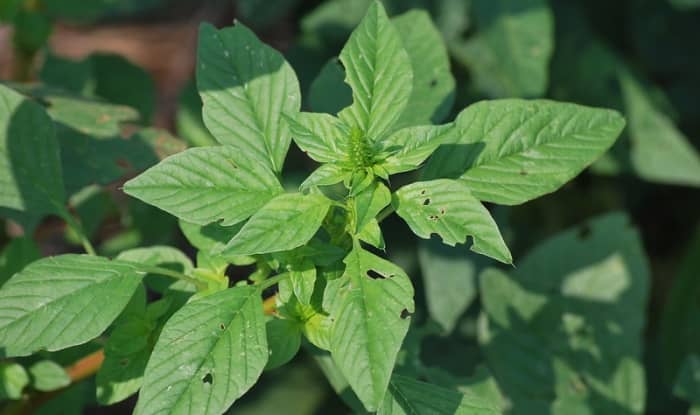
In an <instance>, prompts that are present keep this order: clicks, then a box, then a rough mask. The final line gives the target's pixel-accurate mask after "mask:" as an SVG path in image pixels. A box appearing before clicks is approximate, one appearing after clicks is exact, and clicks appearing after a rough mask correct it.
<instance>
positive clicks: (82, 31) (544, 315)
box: [0, 0, 700, 415]
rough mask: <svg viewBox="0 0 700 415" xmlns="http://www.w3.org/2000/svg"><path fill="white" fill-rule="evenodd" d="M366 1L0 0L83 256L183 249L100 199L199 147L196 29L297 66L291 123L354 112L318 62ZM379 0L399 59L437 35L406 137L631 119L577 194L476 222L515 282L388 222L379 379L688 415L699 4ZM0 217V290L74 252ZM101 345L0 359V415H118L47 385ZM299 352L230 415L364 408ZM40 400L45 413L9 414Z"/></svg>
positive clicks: (5, 45) (16, 84)
mask: <svg viewBox="0 0 700 415" xmlns="http://www.w3.org/2000/svg"><path fill="white" fill-rule="evenodd" d="M368 4H369V0H325V1H321V0H314V1H301V0H238V1H225V0H208V1H201V2H200V1H192V0H99V1H98V0H96V1H90V2H85V1H78V0H0V21H1V22H2V26H0V77H2V79H3V80H4V82H7V83H8V85H10V86H12V87H13V88H15V89H17V90H19V91H20V92H22V93H23V94H25V95H27V96H29V97H32V98H33V99H34V100H35V101H37V102H39V103H41V104H42V105H43V106H44V107H45V108H46V109H47V111H48V114H49V116H50V117H51V119H52V120H53V122H54V125H55V128H56V132H57V139H58V145H59V147H60V154H61V163H62V168H63V175H64V182H65V187H66V192H67V196H68V202H69V208H70V209H71V211H72V212H74V213H76V214H77V215H78V216H79V217H80V218H81V219H82V222H83V227H84V228H85V229H86V231H87V232H88V234H89V235H90V237H91V238H92V240H93V241H95V243H96V246H97V248H98V251H99V252H100V253H102V254H104V255H108V256H115V255H118V254H119V253H120V252H122V251H124V250H127V249H131V248H136V247H145V246H154V245H163V244H170V245H174V246H176V247H178V248H180V249H182V250H183V251H184V252H186V253H187V254H189V255H190V256H192V254H193V252H194V250H193V248H192V247H191V246H190V245H189V244H188V242H187V240H186V239H185V237H184V236H183V233H182V231H181V230H180V229H179V227H178V224H177V221H176V220H174V219H173V218H172V217H170V216H169V215H167V214H165V213H164V212H160V211H158V210H157V209H155V208H153V207H150V206H147V205H145V204H143V203H141V202H139V201H137V200H135V199H129V198H126V197H125V196H124V195H123V193H122V192H121V191H120V190H119V189H120V186H121V184H122V183H123V182H124V180H125V179H127V178H129V177H132V176H134V175H135V174H137V173H138V172H140V171H142V170H144V169H145V168H147V167H149V166H151V165H153V164H155V163H157V162H158V161H159V160H160V159H162V158H164V157H166V156H168V155H170V154H174V153H176V152H178V151H181V150H183V149H184V148H186V147H188V146H205V145H214V144H215V141H214V139H213V138H212V137H211V135H210V134H209V133H208V132H207V131H206V129H205V128H204V125H203V122H202V119H201V101H200V99H199V96H198V94H197V92H196V89H195V87H194V81H193V76H194V66H195V54H196V50H195V49H196V33H197V26H198V25H199V23H200V22H202V21H210V22H213V23H214V24H216V25H219V26H223V25H229V24H231V22H232V21H233V20H234V19H237V20H239V21H241V22H243V23H245V24H246V25H248V26H250V27H251V28H253V30H254V31H255V32H256V33H257V34H258V35H259V36H260V37H261V38H262V39H263V40H264V41H266V42H268V43H270V44H272V45H273V46H274V47H276V48H278V49H280V50H281V51H282V52H283V53H284V54H285V55H286V57H287V59H288V60H289V61H290V62H291V63H292V65H293V66H294V68H295V70H296V72H297V76H298V77H299V79H300V82H301V86H302V92H303V96H304V99H305V101H304V107H305V108H306V109H312V110H315V111H328V112H332V111H334V110H337V109H338V106H341V107H342V105H343V103H346V102H347V100H349V99H350V98H349V92H348V90H347V87H346V86H344V85H343V84H342V79H343V68H342V67H341V66H340V65H339V63H338V61H337V60H336V56H337V55H338V53H339V51H340V49H341V47H342V45H343V44H344V42H345V40H346V39H347V37H348V35H349V33H350V32H351V30H352V29H353V28H354V27H355V25H356V24H357V23H358V22H359V21H360V19H361V17H362V16H363V14H364V12H365V10H366V8H367V5H368ZM384 4H385V6H386V8H387V11H388V12H389V14H390V15H392V16H397V17H396V19H395V23H396V24H397V26H399V28H400V31H401V33H402V37H403V38H404V41H405V42H406V43H407V44H410V42H411V40H410V37H411V36H419V37H421V38H428V39H431V40H433V41H434V45H435V46H434V48H430V49H426V50H417V49H410V48H409V55H411V56H410V57H411V60H412V65H413V67H414V72H415V73H416V87H415V89H416V90H415V91H414V94H415V96H416V99H412V102H415V103H416V104H415V107H413V108H412V110H409V111H414V112H415V113H416V114H422V113H423V111H425V109H431V110H434V111H433V112H432V116H431V118H430V119H425V120H423V121H425V122H430V121H431V120H445V121H449V120H451V119H452V118H453V117H454V116H455V115H456V114H457V113H458V112H459V111H460V110H461V109H463V108H464V107H465V106H467V105H469V104H470V103H473V102H475V101H478V100H481V99H495V98H505V97H521V98H549V99H555V100H563V101H571V102H577V103H581V104H586V105H593V106H601V107H609V108H614V109H617V110H619V111H620V112H622V113H623V114H624V115H625V117H626V119H627V128H626V129H625V131H624V133H623V136H622V137H621V139H620V140H619V141H618V142H617V144H616V145H615V146H614V148H613V149H612V150H611V151H610V152H609V153H608V154H607V155H606V156H605V157H603V158H602V159H601V160H599V161H598V162H596V163H595V164H594V165H593V166H591V168H590V169H588V170H587V171H586V172H585V173H584V174H582V175H581V176H580V177H579V178H577V179H576V180H575V181H573V182H571V183H570V184H568V185H567V186H565V187H564V188H563V189H561V190H560V191H558V192H556V193H554V194H551V195H548V196H546V197H543V198H541V199H539V200H536V201H533V202H530V203H527V204H525V205H523V206H518V207H498V208H494V209H493V213H494V216H495V217H496V219H497V222H498V223H499V225H500V227H501V228H502V229H503V231H504V235H505V236H506V238H507V242H508V244H509V246H510V247H511V249H512V251H513V253H514V259H515V268H510V269H504V268H496V266H497V264H495V263H494V262H491V261H489V260H488V259H485V258H482V257H477V256H476V255H474V254H472V253H470V251H468V249H466V248H465V247H463V246H461V247H457V248H449V247H446V246H443V245H441V244H440V243H439V242H437V241H435V240H429V241H418V240H416V239H415V238H414V237H413V236H412V235H411V234H410V232H409V230H408V229H407V228H405V226H404V225H403V224H402V223H400V221H398V220H396V218H389V219H388V220H387V221H385V223H386V227H387V228H386V229H387V230H386V231H385V235H386V237H387V249H386V255H388V256H389V257H391V258H392V259H393V260H394V261H396V262H397V263H399V264H400V265H401V266H402V267H403V268H404V269H405V270H406V271H407V272H408V274H409V275H410V276H411V277H412V279H413V281H414V284H415V285H416V287H417V291H416V292H417V305H418V307H417V313H416V316H415V318H414V319H413V321H414V326H413V327H412V329H411V331H410V333H409V337H408V338H407V340H406V342H405V344H404V349H403V351H402V353H401V355H400V359H399V362H398V365H397V369H396V371H397V373H400V374H402V375H406V376H410V377H413V378H416V379H420V380H421V381H427V382H430V383H434V384H438V385H442V386H446V387H448V388H451V389H453V390H454V391H455V393H462V394H467V395H468V394H479V395H482V396H488V397H490V398H491V399H493V400H494V401H495V402H498V403H499V404H500V405H501V406H502V407H503V409H504V411H507V412H508V413H513V414H566V415H570V414H642V413H645V414H659V415H661V414H685V413H691V412H692V413H693V414H700V191H699V190H700V152H699V149H700V53H698V50H699V49H698V45H697V43H698V40H700V1H698V0H623V1H617V2H610V1H602V0H549V1H548V0H385V1H384ZM441 42H444V45H445V47H444V49H443V48H442V47H441V46H440V44H441ZM29 81H31V83H26V82H29ZM420 106H423V107H424V108H420ZM404 116H405V117H415V115H413V114H412V113H407V114H405V115H404ZM313 168H314V166H313V163H312V162H311V161H310V160H308V159H306V158H305V157H304V156H303V154H302V153H301V152H299V151H297V150H292V152H291V153H290V155H289V157H288V159H287V164H286V166H285V169H286V171H287V172H289V173H290V177H292V178H293V179H292V180H291V181H292V182H294V183H295V184H298V183H299V182H301V180H303V178H304V177H305V175H306V174H308V172H310V171H311V170H312V169H313ZM406 179H407V178H401V177H399V178H398V179H397V180H396V183H392V187H398V186H399V185H400V184H401V183H402V180H406ZM0 218H3V219H0V220H2V221H3V226H2V231H1V232H0V283H2V282H4V281H6V280H7V279H8V278H9V277H10V276H11V275H12V274H13V273H15V272H17V271H18V270H21V269H22V267H24V266H25V265H26V264H28V263H29V262H31V261H33V260H35V259H37V258H39V257H40V256H43V255H51V254H58V253H64V252H73V251H75V252H78V251H80V249H79V241H78V239H77V237H76V235H75V234H74V233H73V232H72V231H71V230H70V228H69V227H66V226H65V225H64V224H63V222H62V221H60V220H59V219H58V218H55V217H51V216H49V217H46V215H44V214H41V212H39V211H22V210H12V209H9V208H7V207H0ZM246 271H249V270H246V269H245V268H240V267H239V268H236V269H234V270H232V271H231V272H230V275H231V276H232V277H233V278H234V279H240V278H245V277H246ZM156 285H157V284H156ZM156 285H154V286H149V288H150V289H151V290H150V291H149V293H148V295H149V298H151V299H155V298H158V294H157V292H158V290H157V289H155V288H154V287H156ZM151 291H152V292H151ZM102 346H104V339H103V340H101V341H95V342H91V343H89V344H87V345H83V346H79V347H75V348H72V349H69V350H65V351H61V352H54V353H48V352H46V353H42V354H41V355H40V356H32V357H30V358H21V359H14V360H13V361H7V360H6V361H2V362H0V399H1V400H2V401H3V404H2V405H3V406H2V407H3V408H4V409H3V410H4V411H5V413H31V411H32V410H34V409H36V411H35V412H36V413H41V414H44V413H45V414H78V413H91V414H92V413H94V414H102V413H105V414H109V413H115V414H116V413H125V412H128V411H130V408H131V407H132V406H133V404H134V400H133V398H132V399H129V400H127V401H124V402H122V403H119V404H117V405H114V406H110V407H100V406H98V405H97V401H96V397H95V392H94V391H95V385H94V383H95V381H94V379H87V380H84V381H81V382H78V383H74V384H72V385H70V386H67V384H68V383H69V382H70V379H66V377H65V371H63V370H62V367H69V366H70V365H71V363H73V362H75V361H77V360H78V359H80V358H81V357H83V356H85V355H87V354H89V353H91V352H93V351H95V350H97V349H99V348H100V347H102ZM306 346H307V347H306V349H307V352H308V353H304V354H301V355H299V356H298V357H297V358H296V360H295V362H294V364H293V365H291V366H288V367H285V368H282V369H276V370H273V371H269V372H266V373H265V374H264V375H263V378H262V381H261V382H260V383H259V384H258V385H256V386H255V387H254V389H253V390H252V392H251V393H250V394H248V395H246V396H245V397H244V398H243V399H242V400H241V401H240V402H237V403H236V405H235V406H234V408H233V409H232V412H233V413H243V414H267V413H278V412H280V410H281V408H284V413H286V414H299V415H302V414H326V413H353V412H357V413H361V412H362V409H361V406H358V402H357V399H356V398H355V397H354V396H353V395H352V392H350V390H349V388H348V385H347V383H346V382H345V381H344V379H342V377H341V376H339V373H338V372H337V370H335V368H334V366H333V363H332V361H331V360H330V359H329V357H328V355H326V354H324V353H321V352H320V351H318V350H314V349H312V346H309V345H306ZM324 374H325V377H324ZM409 386H410V385H407V384H404V385H398V384H397V385H396V386H395V387H406V388H408V387H409ZM334 390H335V391H336V392H337V393H338V395H336V393H335V392H334ZM425 390H426V391H427V392H425V393H429V389H425ZM41 392H45V393H44V394H43V395H41V396H42V399H43V400H44V401H46V402H41V403H43V405H40V406H39V405H37V407H29V409H28V407H27V405H24V404H23V403H22V402H24V401H26V400H27V399H28V397H35V396H36V395H37V394H40V393H41ZM414 392H415V391H414ZM37 408H38V409H37ZM689 411H690V412H689Z"/></svg>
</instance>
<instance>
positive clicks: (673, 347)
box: [659, 226, 700, 384]
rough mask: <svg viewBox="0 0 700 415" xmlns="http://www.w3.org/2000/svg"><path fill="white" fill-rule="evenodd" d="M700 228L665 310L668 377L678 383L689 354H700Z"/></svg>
mask: <svg viewBox="0 0 700 415" xmlns="http://www.w3.org/2000/svg"><path fill="white" fill-rule="evenodd" d="M698 252H700V226H698V227H696V230H695V234H694V236H693V239H692V240H691V241H690V244H689V245H688V247H687V248H686V250H685V257H684V258H683V260H682V262H681V263H680V265H679V267H678V271H677V273H676V275H675V276H674V278H673V285H672V286H671V288H670V290H669V292H668V297H667V298H666V302H665V305H664V309H663V315H662V319H661V330H660V333H661V334H660V335H659V338H660V342H661V350H662V362H663V369H664V378H665V380H666V382H667V384H671V383H673V382H674V381H675V380H676V377H677V374H678V370H679V368H680V367H681V364H682V363H683V361H684V360H685V359H686V357H687V356H688V355H691V354H696V355H700V332H698V330H697V328H698V327H700V303H698V301H697V292H698V291H700V278H698V275H700V256H698Z"/></svg>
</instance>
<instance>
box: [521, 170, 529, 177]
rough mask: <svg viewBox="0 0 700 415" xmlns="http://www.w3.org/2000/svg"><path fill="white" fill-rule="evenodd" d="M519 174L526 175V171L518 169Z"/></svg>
mask: <svg viewBox="0 0 700 415" xmlns="http://www.w3.org/2000/svg"><path fill="white" fill-rule="evenodd" d="M520 175H521V176H527V175H528V173H527V172H526V171H525V170H520Z"/></svg>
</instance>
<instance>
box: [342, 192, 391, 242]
mask: <svg viewBox="0 0 700 415" xmlns="http://www.w3.org/2000/svg"><path fill="white" fill-rule="evenodd" d="M390 203H391V192H390V191H389V188H388V187H386V185H384V184H383V183H381V182H372V184H371V185H370V186H369V187H367V188H366V189H365V190H363V191H361V192H360V193H359V194H358V195H357V196H355V197H354V198H353V199H352V205H351V206H352V209H353V212H354V213H355V229H354V230H353V231H354V232H355V233H359V232H361V231H362V230H363V229H364V228H365V227H366V226H367V225H368V224H369V223H370V222H371V221H372V220H374V219H375V218H376V217H377V215H378V214H379V212H381V211H382V209H384V208H385V207H387V206H389V204H390Z"/></svg>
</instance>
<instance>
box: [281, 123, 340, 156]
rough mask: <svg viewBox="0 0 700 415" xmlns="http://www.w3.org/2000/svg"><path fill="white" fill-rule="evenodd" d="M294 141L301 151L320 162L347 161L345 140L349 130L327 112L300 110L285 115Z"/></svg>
mask: <svg viewBox="0 0 700 415" xmlns="http://www.w3.org/2000/svg"><path fill="white" fill-rule="evenodd" d="M285 120H286V122H287V124H289V130H290V132H291V134H292V138H293V139H294V142H295V143H296V144H297V145H298V146H299V148H301V150H302V151H303V152H305V153H306V154H308V155H309V157H311V158H312V159H314V160H316V161H318V162H320V163H342V162H347V161H348V155H347V154H348V149H347V144H346V141H347V140H348V136H349V135H350V130H349V128H348V127H347V126H345V125H344V124H343V122H342V121H340V120H339V119H337V118H335V117H334V116H332V115H329V114H317V113H313V112H300V113H297V114H296V115H294V116H291V115H287V116H285Z"/></svg>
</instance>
